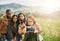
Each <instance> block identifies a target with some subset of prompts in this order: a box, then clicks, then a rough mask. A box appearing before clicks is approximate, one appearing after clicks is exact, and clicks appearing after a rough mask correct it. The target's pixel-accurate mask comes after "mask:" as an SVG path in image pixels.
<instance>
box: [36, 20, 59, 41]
mask: <svg viewBox="0 0 60 41" xmlns="http://www.w3.org/2000/svg"><path fill="white" fill-rule="evenodd" d="M36 21H37V22H38V23H39V24H40V26H41V28H42V36H43V41H60V19H57V20H56V19H53V20H51V19H36Z"/></svg>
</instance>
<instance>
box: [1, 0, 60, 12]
mask: <svg viewBox="0 0 60 41" xmlns="http://www.w3.org/2000/svg"><path fill="white" fill-rule="evenodd" d="M8 3H17V4H22V5H26V6H41V7H43V9H44V10H45V11H46V10H47V11H48V10H50V11H51V10H53V9H55V8H58V9H59V8H60V0H0V5H2V4H8Z"/></svg>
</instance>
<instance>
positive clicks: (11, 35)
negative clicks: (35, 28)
mask: <svg viewBox="0 0 60 41" xmlns="http://www.w3.org/2000/svg"><path fill="white" fill-rule="evenodd" d="M17 34H18V24H17V15H13V16H12V19H11V22H9V25H8V39H10V40H12V41H16V36H17Z"/></svg>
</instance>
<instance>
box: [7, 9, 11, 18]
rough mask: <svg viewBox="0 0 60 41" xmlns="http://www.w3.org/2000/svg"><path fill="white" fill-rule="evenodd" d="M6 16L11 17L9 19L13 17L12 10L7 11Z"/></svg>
mask: <svg viewBox="0 0 60 41" xmlns="http://www.w3.org/2000/svg"><path fill="white" fill-rule="evenodd" d="M6 16H7V17H9V18H10V17H11V10H7V11H6Z"/></svg>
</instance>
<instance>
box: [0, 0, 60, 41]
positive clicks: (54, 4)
mask: <svg viewBox="0 0 60 41" xmlns="http://www.w3.org/2000/svg"><path fill="white" fill-rule="evenodd" d="M6 9H11V10H12V15H13V14H16V15H17V14H19V13H21V12H22V13H24V14H26V16H28V15H33V16H34V17H35V19H36V21H37V23H39V25H40V26H41V28H42V33H41V34H42V36H43V41H60V0H0V17H1V16H3V15H5V11H6Z"/></svg>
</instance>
